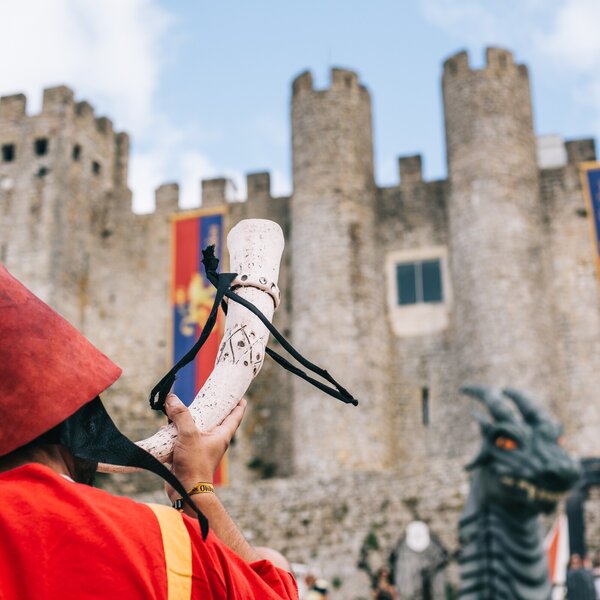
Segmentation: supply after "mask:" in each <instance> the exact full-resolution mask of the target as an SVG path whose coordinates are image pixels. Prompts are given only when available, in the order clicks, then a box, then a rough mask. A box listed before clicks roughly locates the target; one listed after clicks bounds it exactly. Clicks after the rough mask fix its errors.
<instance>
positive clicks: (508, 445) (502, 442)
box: [495, 435, 519, 450]
mask: <svg viewBox="0 0 600 600" xmlns="http://www.w3.org/2000/svg"><path fill="white" fill-rule="evenodd" d="M495 444H496V446H497V447H498V448H500V449H501V450H516V449H517V448H518V447H519V444H518V443H517V441H516V440H513V439H512V438H509V437H506V436H503V435H499V436H498V437H497V438H496V441H495Z"/></svg>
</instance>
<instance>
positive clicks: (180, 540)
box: [147, 504, 192, 600]
mask: <svg viewBox="0 0 600 600" xmlns="http://www.w3.org/2000/svg"><path fill="white" fill-rule="evenodd" d="M147 506H148V507H149V508H150V509H151V510H152V512H153V513H154V514H155V515H156V518H157V519H158V524H159V525H160V532H161V534H162V540H163V548H164V551H165V563H166V571H167V598H168V600H190V598H191V597H192V542H191V540H190V536H189V534H188V531H187V529H186V528H185V524H184V523H183V517H182V515H181V513H179V512H177V511H176V510H175V509H174V508H171V507H169V506H163V505H162V504H148V505H147Z"/></svg>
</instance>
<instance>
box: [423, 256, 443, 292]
mask: <svg viewBox="0 0 600 600" xmlns="http://www.w3.org/2000/svg"><path fill="white" fill-rule="evenodd" d="M421 273H422V281H423V302H441V301H442V299H443V298H442V274H441V272H440V261H439V260H426V261H423V262H422V263H421Z"/></svg>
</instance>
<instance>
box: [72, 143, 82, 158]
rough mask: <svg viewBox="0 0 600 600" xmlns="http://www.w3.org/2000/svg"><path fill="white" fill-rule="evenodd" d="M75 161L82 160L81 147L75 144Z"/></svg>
mask: <svg viewBox="0 0 600 600" xmlns="http://www.w3.org/2000/svg"><path fill="white" fill-rule="evenodd" d="M72 156H73V160H74V161H78V160H79V159H80V158H81V146H80V145H79V144H75V145H74V146H73V155H72Z"/></svg>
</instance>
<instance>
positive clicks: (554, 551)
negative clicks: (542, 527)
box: [544, 514, 569, 589]
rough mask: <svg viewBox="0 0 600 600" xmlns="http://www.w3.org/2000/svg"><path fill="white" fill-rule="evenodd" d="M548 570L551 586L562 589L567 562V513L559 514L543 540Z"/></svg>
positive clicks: (565, 576)
mask: <svg viewBox="0 0 600 600" xmlns="http://www.w3.org/2000/svg"><path fill="white" fill-rule="evenodd" d="M544 549H545V550H546V556H547V558H548V570H549V572H550V582H551V583H552V586H553V587H554V586H556V587H557V588H558V589H562V587H563V586H564V585H565V583H566V580H567V564H568V562H569V523H568V521H567V515H565V514H560V515H559V516H558V518H557V519H556V521H555V522H554V525H553V526H552V529H551V530H550V532H549V533H548V535H547V536H546V539H545V540H544Z"/></svg>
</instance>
